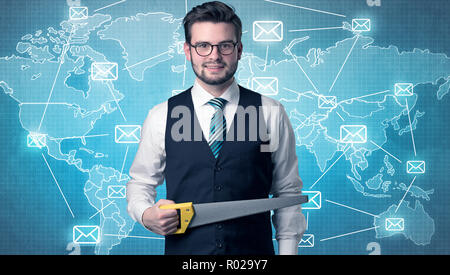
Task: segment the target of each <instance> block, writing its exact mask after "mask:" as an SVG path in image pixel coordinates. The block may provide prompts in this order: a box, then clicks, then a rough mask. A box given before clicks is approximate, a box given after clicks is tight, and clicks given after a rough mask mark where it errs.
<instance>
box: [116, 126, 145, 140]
mask: <svg viewBox="0 0 450 275" xmlns="http://www.w3.org/2000/svg"><path fill="white" fill-rule="evenodd" d="M114 138H115V142H116V143H139V141H140V139H141V126H140V125H116V128H115V131H114Z"/></svg>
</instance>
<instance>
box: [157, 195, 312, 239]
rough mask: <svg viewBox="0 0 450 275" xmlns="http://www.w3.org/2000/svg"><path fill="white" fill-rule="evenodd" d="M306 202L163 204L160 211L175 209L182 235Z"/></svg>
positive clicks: (294, 198)
mask: <svg viewBox="0 0 450 275" xmlns="http://www.w3.org/2000/svg"><path fill="white" fill-rule="evenodd" d="M306 202H308V196H303V195H302V196H288V197H279V198H270V199H269V198H267V199H255V200H240V201H224V202H211V203H199V204H193V203H192V202H186V203H177V204H165V205H161V206H159V208H160V209H176V210H177V211H178V216H179V218H180V223H179V225H178V230H177V231H176V232H175V233H174V234H182V233H184V232H185V231H186V229H188V228H192V227H196V226H200V225H205V224H210V223H215V222H220V221H225V220H230V219H234V218H239V217H244V216H249V215H253V214H258V213H262V212H266V211H269V210H273V209H278V208H283V207H288V206H292V205H296V204H302V203H306Z"/></svg>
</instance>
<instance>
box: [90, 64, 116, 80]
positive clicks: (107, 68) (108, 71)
mask: <svg viewBox="0 0 450 275" xmlns="http://www.w3.org/2000/svg"><path fill="white" fill-rule="evenodd" d="M91 78H92V80H117V78H118V66H117V63H112V62H94V63H92V65H91Z"/></svg>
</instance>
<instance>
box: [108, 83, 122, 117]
mask: <svg viewBox="0 0 450 275" xmlns="http://www.w3.org/2000/svg"><path fill="white" fill-rule="evenodd" d="M110 84H111V83H110V81H107V82H106V86H108V88H109V91H110V92H111V95H112V97H113V98H114V101H115V102H116V105H117V108H119V111H120V114H121V115H122V117H123V119H124V120H125V121H127V119H126V118H125V115H124V114H123V112H122V108H120V105H119V102H118V101H117V98H116V97H115V96H114V92H113V90H112V88H111V86H110Z"/></svg>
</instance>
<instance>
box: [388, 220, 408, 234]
mask: <svg viewBox="0 0 450 275" xmlns="http://www.w3.org/2000/svg"><path fill="white" fill-rule="evenodd" d="M385 229H386V231H403V230H405V220H404V219H403V218H387V219H386V221H385Z"/></svg>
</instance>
